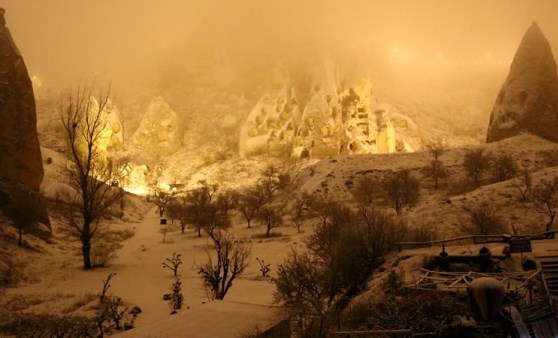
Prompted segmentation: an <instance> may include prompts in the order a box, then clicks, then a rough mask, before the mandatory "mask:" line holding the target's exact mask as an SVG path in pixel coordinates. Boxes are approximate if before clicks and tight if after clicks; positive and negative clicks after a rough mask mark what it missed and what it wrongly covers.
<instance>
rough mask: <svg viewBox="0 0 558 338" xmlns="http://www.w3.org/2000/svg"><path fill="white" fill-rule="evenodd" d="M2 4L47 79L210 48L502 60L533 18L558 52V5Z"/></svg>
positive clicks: (505, 0) (469, 1) (234, 0)
mask: <svg viewBox="0 0 558 338" xmlns="http://www.w3.org/2000/svg"><path fill="white" fill-rule="evenodd" d="M0 6H1V7H4V8H5V9H6V19H7V23H8V27H9V28H10V30H11V32H12V35H13V37H14V39H15V40H16V43H17V44H18V46H19V48H20V50H21V52H22V54H23V56H24V58H25V60H26V63H27V65H28V68H29V71H30V73H32V74H36V75H39V76H41V77H43V78H45V79H47V80H48V79H54V78H56V79H69V80H75V79H78V78H83V77H85V76H88V75H91V74H94V73H95V72H99V73H104V74H109V76H110V74H111V73H112V72H115V71H116V70H117V69H120V70H122V69H130V70H133V71H134V72H135V73H136V74H137V73H138V72H139V73H140V74H141V73H142V71H143V70H145V71H146V73H147V69H152V68H156V67H157V66H158V65H160V64H165V63H168V62H169V61H171V60H172V59H173V58H184V57H186V56H187V54H188V53H196V52H197V53H201V54H202V55H203V52H204V51H205V50H206V49H207V50H210V49H217V50H219V49H222V50H224V51H227V52H231V53H236V55H246V58H247V60H249V59H250V58H256V57H264V56H265V57H273V55H277V56H278V55H280V54H282V53H283V52H284V53H285V54H288V55H290V56H291V57H293V56H295V57H296V55H298V53H301V54H302V53H305V52H307V51H308V50H309V49H315V50H319V51H320V52H323V53H331V54H341V55H347V56H351V54H353V53H355V51H361V50H370V49H373V50H374V53H376V54H378V53H383V55H385V57H386V59H388V60H391V61H393V62H395V64H396V65H397V64H401V65H406V66H407V67H408V66H409V65H410V66H411V67H413V65H415V64H421V65H425V64H428V65H430V64H431V63H436V62H445V63H451V64H455V65H459V64H460V63H467V62H478V63H479V64H481V63H484V62H486V63H494V64H497V63H498V62H501V63H506V62H509V61H510V60H511V58H512V57H513V53H514V52H515V50H516V48H517V45H518V44H519V42H520V40H521V37H522V36H523V33H524V32H525V30H526V29H527V28H528V26H529V25H530V23H531V22H532V21H537V22H538V23H539V25H540V27H541V29H542V31H543V32H544V33H545V35H546V37H547V38H548V40H549V41H550V43H551V45H552V47H553V51H554V53H555V55H556V53H558V20H556V18H557V17H558V1H556V0H523V1H519V0H462V1H457V0H405V1H402V0H383V1H373V0H368V1H365V0H361V1H356V0H349V1H347V0H343V1H340V0H338V1H326V0H320V1H319V0H315V1H312V0H292V1H290V0H287V1H286V0H254V1H252V0H222V1H215V0H205V1H191V0H157V1H155V0H0ZM260 52H261V54H259V53H260ZM278 58H280V57H279V56H278ZM172 62H175V61H172ZM370 62H373V61H370Z"/></svg>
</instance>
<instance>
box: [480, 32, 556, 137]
mask: <svg viewBox="0 0 558 338" xmlns="http://www.w3.org/2000/svg"><path fill="white" fill-rule="evenodd" d="M522 131H527V132H530V133H532V134H535V135H538V136H541V137H544V138H546V139H548V140H551V141H554V142H558V75H557V73H556V62H555V61H554V57H553V56H552V51H551V50H550V45H549V43H548V40H547V39H546V38H545V37H544V35H543V33H542V32H541V30H540V28H539V26H538V25H537V24H536V23H533V24H531V27H529V29H528V30H527V32H526V33H525V36H524V37H523V40H521V44H520V45H519V48H518V49H517V52H516V53H515V57H514V59H513V62H512V65H511V67H510V73H509V75H508V78H507V79H506V82H504V85H503V86H502V88H501V89H500V93H499V94H498V98H497V99H496V103H495V105H494V109H493V110H492V114H491V115H490V125H489V126H488V133H487V137H486V142H496V141H499V140H502V139H505V138H508V137H511V136H514V135H516V134H518V133H520V132H522Z"/></svg>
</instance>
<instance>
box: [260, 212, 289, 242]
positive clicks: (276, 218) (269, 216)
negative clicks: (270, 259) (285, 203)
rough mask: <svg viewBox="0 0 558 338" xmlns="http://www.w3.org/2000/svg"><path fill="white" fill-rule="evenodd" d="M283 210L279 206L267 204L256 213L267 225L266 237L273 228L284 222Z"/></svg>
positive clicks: (261, 221)
mask: <svg viewBox="0 0 558 338" xmlns="http://www.w3.org/2000/svg"><path fill="white" fill-rule="evenodd" d="M282 214H283V210H282V208H280V207H278V206H271V205H265V206H263V207H262V208H261V209H260V210H259V211H258V214H257V215H256V217H257V219H258V220H259V221H260V223H262V224H263V225H265V226H266V232H265V237H268V238H269V235H270V233H271V229H273V228H276V227H278V226H281V224H283V215H282Z"/></svg>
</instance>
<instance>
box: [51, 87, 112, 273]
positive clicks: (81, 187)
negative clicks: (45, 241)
mask: <svg viewBox="0 0 558 338" xmlns="http://www.w3.org/2000/svg"><path fill="white" fill-rule="evenodd" d="M109 94H110V88H109V90H108V91H107V92H106V93H105V94H103V93H102V92H101V93H100V95H99V99H98V104H96V102H95V101H94V100H90V99H89V98H90V97H92V89H91V88H87V87H81V86H80V87H78V88H77V90H76V92H75V93H71V94H70V95H68V97H67V99H66V100H64V99H62V100H61V102H60V106H59V115H60V118H61V120H62V125H63V127H64V132H65V138H66V141H67V155H68V157H69V160H70V162H71V164H70V166H69V168H68V174H69V175H68V176H69V180H70V184H71V185H72V186H73V187H74V188H75V189H76V191H77V193H78V195H79V196H76V197H75V198H74V201H72V202H70V203H69V204H68V210H66V212H64V213H63V216H64V218H65V222H66V224H67V225H68V226H69V227H70V228H71V229H73V230H74V231H75V233H76V234H77V235H78V236H79V238H80V240H81V244H82V254H83V268H84V269H86V270H87V269H90V268H91V258H90V250H91V240H92V238H93V237H94V236H95V235H96V234H97V232H98V230H99V229H100V226H101V225H102V222H103V217H104V216H105V215H106V214H107V212H108V211H109V210H110V209H111V208H112V206H113V205H114V204H115V203H117V202H118V199H119V194H118V189H115V188H113V187H112V186H113V184H114V182H115V177H114V173H112V172H111V171H110V167H109V166H107V161H106V158H105V157H104V156H105V155H104V154H103V152H102V149H99V145H100V142H101V140H102V138H103V137H104V133H105V132H106V131H105V128H106V127H107V120H106V118H104V109H105V106H106V104H107V102H108V100H109Z"/></svg>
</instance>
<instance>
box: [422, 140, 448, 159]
mask: <svg viewBox="0 0 558 338" xmlns="http://www.w3.org/2000/svg"><path fill="white" fill-rule="evenodd" d="M426 149H427V150H428V152H429V153H430V154H431V155H432V157H434V161H438V158H439V157H440V156H442V155H443V154H444V153H445V152H446V149H447V145H446V143H445V142H444V141H443V140H442V139H437V140H436V141H434V142H428V144H427V145H426Z"/></svg>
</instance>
